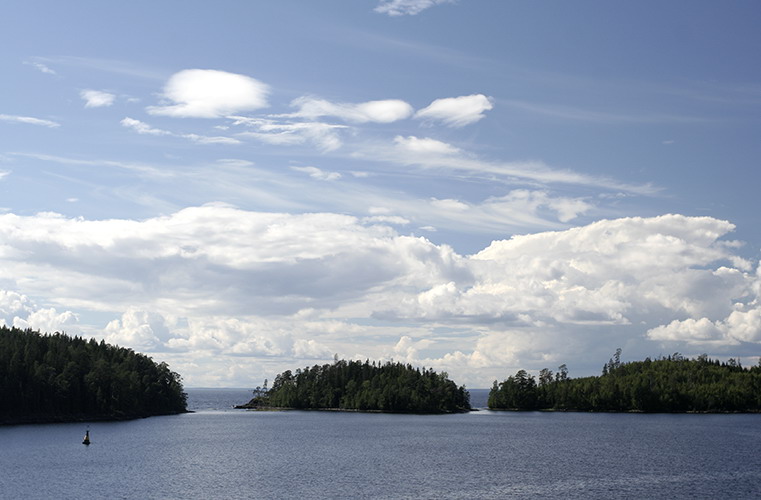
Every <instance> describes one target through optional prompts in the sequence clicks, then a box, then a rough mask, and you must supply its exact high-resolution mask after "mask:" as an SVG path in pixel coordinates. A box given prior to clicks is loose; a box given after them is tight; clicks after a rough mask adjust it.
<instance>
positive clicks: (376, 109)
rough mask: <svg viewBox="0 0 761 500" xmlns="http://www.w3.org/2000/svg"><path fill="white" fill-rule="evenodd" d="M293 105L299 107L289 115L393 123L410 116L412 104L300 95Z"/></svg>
mask: <svg viewBox="0 0 761 500" xmlns="http://www.w3.org/2000/svg"><path fill="white" fill-rule="evenodd" d="M291 105H292V106H295V107H298V108H299V110H298V111H297V112H296V113H293V114H292V115H288V116H298V117H302V118H309V119H316V118H321V117H324V116H332V117H336V118H339V119H341V120H344V121H347V122H353V123H367V122H374V123H391V122H395V121H398V120H403V119H405V118H409V117H410V116H411V115H412V112H413V109H412V106H410V105H409V104H407V103H406V102H404V101H401V100H398V99H386V100H381V101H368V102H363V103H359V104H351V103H333V102H330V101H326V100H324V99H316V98H312V97H300V98H298V99H295V100H294V101H293V102H292V103H291Z"/></svg>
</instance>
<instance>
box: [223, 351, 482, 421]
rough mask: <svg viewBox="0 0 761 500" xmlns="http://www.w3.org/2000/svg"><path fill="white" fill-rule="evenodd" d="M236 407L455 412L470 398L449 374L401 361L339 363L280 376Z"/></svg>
mask: <svg viewBox="0 0 761 500" xmlns="http://www.w3.org/2000/svg"><path fill="white" fill-rule="evenodd" d="M238 408H248V409H267V408H290V409H320V410H357V411H384V412H395V413H454V412H463V411H469V410H470V394H468V391H466V390H465V387H462V386H460V387H458V386H457V385H456V384H455V383H454V382H452V381H451V380H449V378H448V375H447V374H446V373H436V372H435V371H433V370H431V369H425V368H423V369H422V370H421V369H420V368H413V367H412V366H411V365H404V364H401V363H391V362H387V363H380V362H379V363H377V364H376V363H375V362H372V363H371V362H370V361H365V362H361V361H345V360H336V361H335V362H334V363H333V364H325V365H321V366H320V365H315V366H313V367H311V368H309V367H306V368H304V369H303V370H302V369H297V370H296V372H295V373H291V371H290V370H287V371H285V372H283V373H281V374H279V375H278V376H277V377H276V378H275V381H274V383H273V384H272V388H271V389H267V383H266V381H265V386H264V388H261V387H259V388H257V389H256V390H255V391H254V397H253V399H251V401H249V402H248V403H247V404H245V405H241V406H239V407H238Z"/></svg>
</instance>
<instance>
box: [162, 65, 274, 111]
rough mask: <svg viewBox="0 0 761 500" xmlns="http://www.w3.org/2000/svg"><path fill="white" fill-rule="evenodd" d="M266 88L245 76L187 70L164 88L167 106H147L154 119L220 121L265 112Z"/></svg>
mask: <svg viewBox="0 0 761 500" xmlns="http://www.w3.org/2000/svg"><path fill="white" fill-rule="evenodd" d="M268 94H269V86H267V85H266V84H264V83H262V82H260V81H258V80H255V79H254V78H251V77H249V76H246V75H239V74H236V73H228V72H226V71H218V70H211V69H186V70H183V71H180V72H178V73H175V74H174V75H172V76H171V78H169V80H168V81H167V83H166V85H165V86H164V93H163V97H164V99H165V100H166V101H168V102H167V104H163V105H160V106H150V107H148V108H147V111H148V112H149V113H151V114H154V115H165V116H174V117H180V118H219V117H223V116H226V115H231V114H235V113H240V112H242V111H251V110H255V109H260V108H265V107H267V106H268V104H267V95H268Z"/></svg>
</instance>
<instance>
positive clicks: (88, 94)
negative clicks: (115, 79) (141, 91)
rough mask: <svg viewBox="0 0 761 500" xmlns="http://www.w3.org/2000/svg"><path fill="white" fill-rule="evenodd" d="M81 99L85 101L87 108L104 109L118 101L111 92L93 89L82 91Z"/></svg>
mask: <svg viewBox="0 0 761 500" xmlns="http://www.w3.org/2000/svg"><path fill="white" fill-rule="evenodd" d="M79 97H81V98H82V99H83V100H84V101H85V107H86V108H102V107H107V106H111V105H112V104H113V103H114V100H115V99H116V96H115V95H114V94H111V93H110V92H104V91H102V90H92V89H86V90H83V91H81V92H80V93H79Z"/></svg>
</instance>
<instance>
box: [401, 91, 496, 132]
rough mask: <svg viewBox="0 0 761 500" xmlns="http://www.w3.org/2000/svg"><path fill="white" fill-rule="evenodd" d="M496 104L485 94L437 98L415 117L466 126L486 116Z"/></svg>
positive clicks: (449, 124) (451, 125) (455, 125)
mask: <svg viewBox="0 0 761 500" xmlns="http://www.w3.org/2000/svg"><path fill="white" fill-rule="evenodd" d="M493 107H494V106H493V104H492V99H490V98H488V97H486V96H485V95H483V94H473V95H467V96H460V97H447V98H444V99H436V100H435V101H433V102H432V103H431V104H430V105H428V106H427V107H425V108H423V109H421V110H420V111H418V112H417V113H415V118H419V119H422V120H426V121H432V120H433V121H441V122H443V123H444V124H445V125H448V126H450V127H464V126H465V125H470V124H471V123H475V122H477V121H479V120H480V119H481V118H483V117H484V112H485V111H489V110H490V109H492V108H493Z"/></svg>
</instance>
